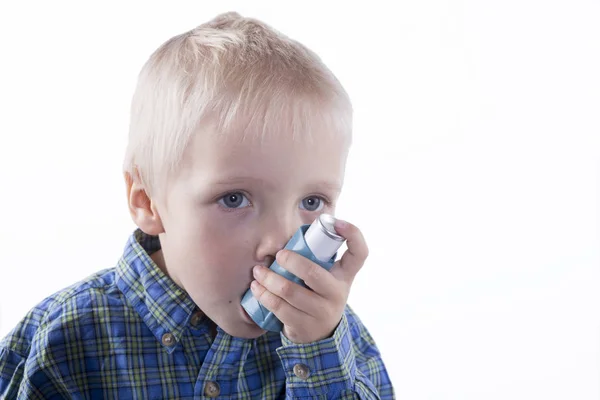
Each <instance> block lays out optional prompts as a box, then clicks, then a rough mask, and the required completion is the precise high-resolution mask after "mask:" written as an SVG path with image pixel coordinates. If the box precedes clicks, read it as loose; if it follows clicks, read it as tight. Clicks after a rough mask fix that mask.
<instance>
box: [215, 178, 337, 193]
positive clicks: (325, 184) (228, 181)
mask: <svg viewBox="0 0 600 400" xmlns="http://www.w3.org/2000/svg"><path fill="white" fill-rule="evenodd" d="M246 182H254V183H256V184H259V185H261V186H267V187H273V186H275V185H271V184H269V183H268V182H266V181H265V180H264V179H260V178H254V177H251V176H232V177H227V178H222V179H219V180H217V181H214V182H212V184H213V185H235V184H240V183H246ZM307 188H310V189H321V188H327V189H329V190H331V191H334V192H336V193H339V192H341V191H342V188H341V185H340V184H339V183H334V182H329V181H319V182H313V183H310V184H308V185H307Z"/></svg>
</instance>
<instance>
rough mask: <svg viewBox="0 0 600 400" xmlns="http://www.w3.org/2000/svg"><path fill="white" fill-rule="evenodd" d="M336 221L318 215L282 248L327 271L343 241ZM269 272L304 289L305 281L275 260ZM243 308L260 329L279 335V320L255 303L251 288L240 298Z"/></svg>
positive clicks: (256, 301)
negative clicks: (336, 226)
mask: <svg viewBox="0 0 600 400" xmlns="http://www.w3.org/2000/svg"><path fill="white" fill-rule="evenodd" d="M335 221H336V219H335V217H333V216H331V215H329V214H321V215H319V217H317V219H315V221H314V222H313V223H312V224H311V225H302V226H301V227H300V228H298V230H297V231H296V233H295V234H294V236H292V238H291V239H290V240H289V241H288V243H287V244H286V245H285V249H287V250H292V251H294V252H296V253H298V254H300V255H302V256H304V257H306V258H308V259H309V260H311V261H313V262H315V263H316V264H318V265H320V266H321V267H323V268H325V269H326V270H328V271H329V270H330V269H331V267H333V264H334V262H335V257H336V252H337V251H338V249H339V248H340V247H341V246H342V244H343V243H344V241H345V239H344V238H343V237H342V236H340V235H338V234H337V232H336V231H335V228H334V224H335ZM269 269H270V270H272V271H274V272H275V273H277V274H279V275H281V276H283V277H285V278H286V279H288V280H290V281H292V282H295V283H297V284H299V285H301V286H304V287H306V285H305V284H304V281H302V280H301V279H300V278H298V277H297V276H295V275H293V274H292V273H290V272H289V271H287V270H286V269H284V268H283V267H282V266H281V265H279V263H278V262H277V261H274V262H273V263H272V264H271V266H270V267H269ZM242 306H243V307H244V309H245V310H246V312H247V313H248V315H249V316H250V317H251V318H252V320H253V321H254V322H256V324H257V325H258V326H260V327H261V328H263V329H265V330H268V331H271V332H280V331H281V330H282V329H283V324H282V323H281V321H279V320H278V319H277V317H276V316H275V314H273V313H272V312H271V311H269V310H267V309H266V308H265V307H264V306H263V305H262V304H260V303H259V302H258V300H256V298H255V297H254V295H253V294H252V291H251V290H250V289H248V290H247V291H246V293H245V294H244V296H243V298H242Z"/></svg>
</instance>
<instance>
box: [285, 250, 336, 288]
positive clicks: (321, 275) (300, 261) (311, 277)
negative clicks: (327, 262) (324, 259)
mask: <svg viewBox="0 0 600 400" xmlns="http://www.w3.org/2000/svg"><path fill="white" fill-rule="evenodd" d="M276 258H277V262H278V263H279V265H281V266H282V267H283V268H285V269H286V270H287V271H289V272H291V273H292V274H294V275H296V276H297V277H298V278H300V279H302V280H303V281H304V283H305V284H306V286H308V287H309V288H311V289H312V290H313V291H314V292H315V293H318V294H319V295H320V296H321V297H324V298H326V299H337V298H338V297H339V295H340V283H339V282H338V281H337V279H336V278H335V277H334V276H333V275H331V273H329V271H327V270H326V269H325V268H323V267H321V266H320V265H319V264H316V263H314V262H312V261H311V260H309V259H308V258H306V257H304V256H302V255H300V254H298V253H296V252H293V251H291V250H281V251H279V252H278V253H277V255H276Z"/></svg>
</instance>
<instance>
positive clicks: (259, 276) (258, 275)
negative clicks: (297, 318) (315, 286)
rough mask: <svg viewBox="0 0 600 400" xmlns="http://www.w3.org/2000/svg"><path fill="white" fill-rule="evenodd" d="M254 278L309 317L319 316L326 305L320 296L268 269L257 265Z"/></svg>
mask: <svg viewBox="0 0 600 400" xmlns="http://www.w3.org/2000/svg"><path fill="white" fill-rule="evenodd" d="M253 271H254V278H255V279H256V280H257V281H258V283H260V284H261V285H262V286H263V287H264V288H266V290H268V291H269V292H271V293H273V294H274V295H276V296H277V297H280V298H282V299H283V300H285V301H286V302H288V303H289V304H290V305H291V306H292V307H294V308H297V309H298V310H301V311H303V312H305V313H307V314H309V315H312V316H315V315H317V313H318V311H319V309H321V308H322V305H323V303H324V299H323V297H321V296H320V295H319V294H317V293H315V292H313V291H311V290H309V289H307V288H305V287H303V286H300V285H299V284H297V283H295V282H292V281H290V280H289V279H286V278H284V277H283V276H281V275H279V274H277V273H275V272H273V271H271V270H270V269H268V268H265V267H263V266H260V265H257V266H256V267H254V270H253Z"/></svg>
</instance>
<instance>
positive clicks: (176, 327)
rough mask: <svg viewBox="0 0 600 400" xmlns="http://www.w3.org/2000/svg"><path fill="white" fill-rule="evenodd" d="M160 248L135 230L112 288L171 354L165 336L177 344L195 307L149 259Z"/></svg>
mask: <svg viewBox="0 0 600 400" xmlns="http://www.w3.org/2000/svg"><path fill="white" fill-rule="evenodd" d="M160 248H161V246H160V241H159V239H158V237H157V236H151V235H148V234H146V233H144V232H142V231H141V230H140V229H139V228H138V229H136V230H135V231H134V232H133V234H132V235H131V236H130V237H129V240H128V241H127V245H126V246H125V250H124V252H123V256H122V257H121V259H120V260H119V263H118V265H117V269H116V284H117V286H118V287H119V289H120V290H121V291H122V292H123V294H124V295H125V297H126V299H127V301H128V302H129V305H130V306H131V307H133V308H134V309H135V310H136V311H137V312H138V314H139V315H140V316H141V317H142V319H143V321H144V322H145V324H146V325H147V326H148V328H149V329H150V330H151V331H152V333H153V334H154V336H155V337H156V339H157V340H158V341H159V342H160V343H161V344H162V345H163V346H164V347H165V348H166V349H167V350H169V351H172V350H173V349H174V348H175V347H176V346H174V345H173V344H172V343H169V341H168V340H167V341H166V343H165V340H164V338H165V335H168V334H171V335H173V336H174V338H175V340H176V343H178V342H179V341H180V339H181V337H182V336H183V331H184V329H186V326H187V324H188V323H189V321H190V318H191V316H192V314H193V312H194V310H195V309H196V305H195V304H194V301H193V300H192V298H191V297H190V296H189V295H188V294H187V292H185V291H184V290H183V289H182V288H180V287H179V286H177V285H176V284H175V282H173V280H172V279H171V278H169V277H168V276H167V275H166V274H165V273H164V272H163V271H161V270H160V268H159V267H158V265H156V263H155V262H154V261H153V260H152V259H151V258H150V254H152V253H154V252H155V251H157V250H159V249H160Z"/></svg>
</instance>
